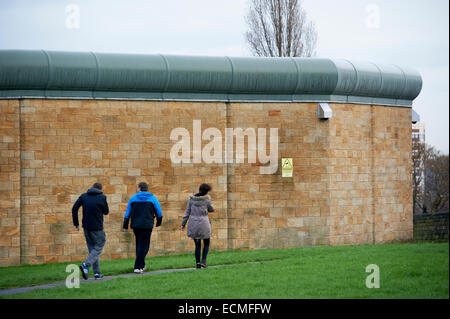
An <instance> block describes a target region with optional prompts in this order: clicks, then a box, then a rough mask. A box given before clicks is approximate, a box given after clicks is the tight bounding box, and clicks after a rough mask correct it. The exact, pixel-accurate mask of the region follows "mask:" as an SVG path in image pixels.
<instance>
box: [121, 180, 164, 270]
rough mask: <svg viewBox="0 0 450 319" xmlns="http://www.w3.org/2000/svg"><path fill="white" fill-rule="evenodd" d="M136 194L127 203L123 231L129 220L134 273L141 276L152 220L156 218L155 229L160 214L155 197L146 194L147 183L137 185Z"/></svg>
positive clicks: (148, 246) (126, 228)
mask: <svg viewBox="0 0 450 319" xmlns="http://www.w3.org/2000/svg"><path fill="white" fill-rule="evenodd" d="M137 192H138V193H137V194H135V195H133V196H132V197H131V198H130V200H129V201H128V207H127V211H126V212H125V216H124V221H123V230H124V231H128V223H129V221H130V219H131V228H132V229H133V232H134V235H135V237H136V260H135V262H134V272H135V273H138V274H142V273H143V272H144V271H145V268H146V267H145V257H146V256H147V253H148V250H149V248H150V236H151V235H152V230H153V225H154V219H155V217H156V227H159V226H160V225H161V222H162V212H161V205H160V204H159V202H158V199H157V198H156V196H154V195H153V194H152V193H149V192H148V185H147V183H145V182H141V183H139V185H138V187H137Z"/></svg>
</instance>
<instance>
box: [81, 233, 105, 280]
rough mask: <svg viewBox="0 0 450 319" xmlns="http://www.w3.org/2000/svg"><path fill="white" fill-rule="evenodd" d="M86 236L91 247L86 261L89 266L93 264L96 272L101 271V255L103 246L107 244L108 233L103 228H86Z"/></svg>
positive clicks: (88, 245)
mask: <svg viewBox="0 0 450 319" xmlns="http://www.w3.org/2000/svg"><path fill="white" fill-rule="evenodd" d="M84 237H85V238H86V244H87V247H88V249H89V256H88V257H87V258H86V260H85V261H84V263H85V264H86V265H87V266H89V267H90V266H92V270H93V271H94V274H97V273H100V264H99V261H98V260H99V257H100V254H101V253H102V250H103V246H105V242H106V235H105V232H104V231H103V230H87V229H84Z"/></svg>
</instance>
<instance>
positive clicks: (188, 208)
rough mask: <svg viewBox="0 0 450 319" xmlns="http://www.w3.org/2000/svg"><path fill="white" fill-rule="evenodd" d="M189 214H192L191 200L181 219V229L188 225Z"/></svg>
mask: <svg viewBox="0 0 450 319" xmlns="http://www.w3.org/2000/svg"><path fill="white" fill-rule="evenodd" d="M189 216H191V200H189V202H188V203H187V206H186V211H185V212H184V216H183V220H182V221H181V229H184V227H185V226H186V223H187V221H188V219H189Z"/></svg>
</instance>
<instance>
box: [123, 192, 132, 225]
mask: <svg viewBox="0 0 450 319" xmlns="http://www.w3.org/2000/svg"><path fill="white" fill-rule="evenodd" d="M133 201H134V196H132V197H131V198H130V200H129V201H128V206H127V211H126V212H125V216H123V229H128V223H129V221H130V214H131V204H132V203H133Z"/></svg>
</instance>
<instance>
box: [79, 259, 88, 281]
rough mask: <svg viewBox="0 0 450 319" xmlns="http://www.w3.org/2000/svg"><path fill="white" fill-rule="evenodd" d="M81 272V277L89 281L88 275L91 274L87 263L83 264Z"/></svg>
mask: <svg viewBox="0 0 450 319" xmlns="http://www.w3.org/2000/svg"><path fill="white" fill-rule="evenodd" d="M80 270H81V275H82V276H83V278H84V279H85V280H87V279H88V274H89V267H88V266H86V264H85V263H82V264H81V265H80Z"/></svg>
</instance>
